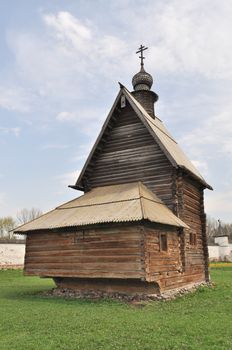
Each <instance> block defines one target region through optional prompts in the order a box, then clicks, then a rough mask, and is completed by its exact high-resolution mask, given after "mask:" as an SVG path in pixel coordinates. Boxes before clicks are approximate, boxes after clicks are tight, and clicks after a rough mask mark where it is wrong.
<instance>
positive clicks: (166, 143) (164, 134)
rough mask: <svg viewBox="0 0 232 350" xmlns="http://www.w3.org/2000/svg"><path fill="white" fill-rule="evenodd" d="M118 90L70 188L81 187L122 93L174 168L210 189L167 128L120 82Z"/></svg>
mask: <svg viewBox="0 0 232 350" xmlns="http://www.w3.org/2000/svg"><path fill="white" fill-rule="evenodd" d="M120 87H121V89H120V91H119V93H118V95H117V97H116V100H115V102H114V104H113V106H112V108H111V110H110V113H109V115H108V117H107V119H106V121H105V123H104V124H103V127H102V129H101V132H100V134H99V136H98V138H97V140H96V142H95V144H94V146H93V148H92V150H91V152H90V154H89V156H88V158H87V161H86V163H85V165H84V167H83V169H82V171H81V173H80V176H79V178H78V179H77V182H76V184H75V185H74V186H70V187H72V188H76V189H81V190H83V188H82V185H81V183H82V179H83V177H84V174H85V172H86V170H87V168H88V165H89V163H90V161H91V159H92V156H93V155H94V152H95V150H96V149H97V147H98V145H99V143H100V141H101V138H102V136H103V134H104V132H105V130H106V129H107V126H108V124H109V122H110V119H111V117H112V115H113V113H114V111H115V109H116V107H117V104H118V102H119V99H120V97H121V96H122V95H124V96H125V97H126V99H127V101H128V102H129V104H130V105H131V107H132V108H133V110H134V112H135V113H136V115H137V116H138V117H139V119H140V120H141V122H142V123H143V124H144V125H145V127H146V128H147V130H148V131H149V132H150V134H151V135H152V137H153V138H154V140H155V141H156V142H157V144H158V145H159V147H160V148H161V149H162V150H163V152H164V154H165V155H166V157H167V158H168V159H169V161H170V163H171V164H172V165H173V166H174V167H176V168H178V167H179V168H182V169H184V170H185V171H187V172H188V173H190V174H191V175H192V177H193V178H195V179H197V180H198V181H199V182H200V183H201V184H202V185H203V186H205V187H207V188H209V189H212V187H211V186H210V185H208V184H207V182H206V181H205V180H204V178H203V177H202V176H201V174H200V173H199V171H198V170H197V169H196V168H195V166H194V165H193V164H192V162H191V161H190V160H189V159H188V157H187V156H186V155H185V154H184V152H183V151H182V150H181V148H180V147H179V145H178V143H177V142H176V141H175V140H174V138H173V137H172V136H171V134H170V133H169V132H168V130H167V129H166V128H165V126H164V124H163V122H162V121H161V120H160V119H159V118H157V117H155V118H152V117H151V116H150V115H149V114H148V113H147V112H146V110H145V109H144V108H143V106H142V105H141V104H140V103H139V102H138V101H137V100H136V99H135V98H134V96H133V95H132V94H131V93H130V92H129V91H128V90H127V89H126V88H125V87H124V86H123V85H122V84H120Z"/></svg>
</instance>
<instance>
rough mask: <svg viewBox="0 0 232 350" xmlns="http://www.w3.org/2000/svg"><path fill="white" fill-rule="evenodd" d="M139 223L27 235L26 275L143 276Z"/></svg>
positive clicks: (138, 277)
mask: <svg viewBox="0 0 232 350" xmlns="http://www.w3.org/2000/svg"><path fill="white" fill-rule="evenodd" d="M142 246H143V242H142V235H141V229H140V227H139V226H131V227H126V226H122V227H117V228H110V227H109V228H101V229H99V228H96V229H92V230H91V229H88V230H84V231H83V230H82V231H76V232H65V233H62V232H61V233H52V232H50V233H31V234H28V236H27V244H26V256H25V268H24V271H25V274H26V275H36V276H47V277H62V276H63V277H82V278H85V277H90V278H102V277H104V278H122V279H123V278H136V279H140V278H143V277H144V255H143V249H142V248H141V247H142Z"/></svg>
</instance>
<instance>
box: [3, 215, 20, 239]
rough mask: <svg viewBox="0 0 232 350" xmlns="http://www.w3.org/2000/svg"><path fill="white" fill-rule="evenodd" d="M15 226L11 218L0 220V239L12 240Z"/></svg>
mask: <svg viewBox="0 0 232 350" xmlns="http://www.w3.org/2000/svg"><path fill="white" fill-rule="evenodd" d="M15 226H16V222H15V220H14V219H13V218H12V217H11V216H6V217H3V218H0V237H1V238H6V239H12V238H13V231H12V230H13V229H14V228H15Z"/></svg>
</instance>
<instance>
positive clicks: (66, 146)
mask: <svg viewBox="0 0 232 350" xmlns="http://www.w3.org/2000/svg"><path fill="white" fill-rule="evenodd" d="M69 147H70V146H69V145H63V144H51V143H50V144H47V145H43V146H42V147H41V149H43V150H48V149H57V150H61V149H67V148H69Z"/></svg>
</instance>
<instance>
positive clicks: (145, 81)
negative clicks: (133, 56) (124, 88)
mask: <svg viewBox="0 0 232 350" xmlns="http://www.w3.org/2000/svg"><path fill="white" fill-rule="evenodd" d="M152 84H153V79H152V76H151V74H149V73H147V72H146V71H145V69H144V68H143V65H141V69H140V72H138V73H137V74H135V75H134V76H133V79H132V85H133V88H134V90H135V91H139V90H150V89H151V87H152Z"/></svg>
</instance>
